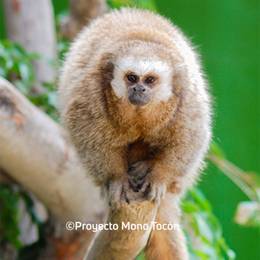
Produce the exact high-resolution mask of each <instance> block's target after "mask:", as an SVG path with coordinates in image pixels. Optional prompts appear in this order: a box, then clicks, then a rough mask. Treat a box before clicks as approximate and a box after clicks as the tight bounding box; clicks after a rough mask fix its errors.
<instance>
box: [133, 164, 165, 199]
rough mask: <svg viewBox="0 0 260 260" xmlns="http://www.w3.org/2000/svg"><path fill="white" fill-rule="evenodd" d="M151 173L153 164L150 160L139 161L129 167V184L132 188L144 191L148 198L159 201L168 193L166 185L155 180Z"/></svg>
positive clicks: (140, 191)
mask: <svg viewBox="0 0 260 260" xmlns="http://www.w3.org/2000/svg"><path fill="white" fill-rule="evenodd" d="M150 175H151V165H150V164H149V162H148V161H138V162H136V163H134V164H132V165H131V166H130V167H129V168H128V176H129V185H130V187H131V188H132V190H133V191H134V192H138V193H142V194H143V196H144V197H145V198H146V199H148V200H151V201H155V202H157V203H159V202H160V201H161V199H162V198H163V197H164V195H165V193H166V185H165V184H163V183H155V182H153V181H152V178H151V176H150Z"/></svg>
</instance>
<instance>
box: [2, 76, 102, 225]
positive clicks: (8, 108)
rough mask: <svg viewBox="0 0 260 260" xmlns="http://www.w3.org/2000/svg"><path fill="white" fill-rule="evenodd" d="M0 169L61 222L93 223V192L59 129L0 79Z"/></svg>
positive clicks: (96, 209)
mask: <svg viewBox="0 0 260 260" xmlns="http://www.w3.org/2000/svg"><path fill="white" fill-rule="evenodd" d="M0 147H1V149H0V165H1V168H3V169H4V170H5V171H6V172H7V173H8V174H9V175H10V176H11V177H12V178H13V179H14V180H16V181H17V182H18V183H20V184H22V185H23V186H24V187H25V188H27V189H28V190H30V191H32V192H33V193H34V194H35V195H36V196H37V197H38V198H39V199H40V200H41V201H42V202H44V204H45V205H46V206H47V208H48V209H50V211H51V212H52V213H53V214H54V215H55V216H56V217H58V219H60V220H62V221H66V220H72V221H73V220H79V221H84V222H93V221H94V222H96V221H97V219H99V220H101V219H102V218H101V217H100V216H102V215H104V208H105V206H104V203H103V202H102V200H101V198H100V196H99V190H98V188H96V187H95V185H94V184H93V183H92V181H91V180H90V179H89V178H88V177H87V174H85V170H84V169H83V168H82V166H81V164H80V162H79V160H78V157H77V154H76V152H75V150H74V148H73V146H72V145H71V144H70V143H69V142H68V140H66V137H65V133H64V132H63V130H62V129H61V128H60V127H59V126H58V125H57V124H56V123H55V122H54V121H53V120H51V119H50V118H49V117H48V116H47V115H45V114H44V113H43V112H41V111H40V110H38V109H37V108H36V107H34V106H33V105H32V104H31V103H30V102H29V101H28V100H26V98H25V97H24V96H23V95H21V94H20V93H19V92H18V91H17V90H16V89H15V88H14V87H13V86H12V85H11V84H10V83H9V82H7V81H6V80H4V79H2V78H0Z"/></svg>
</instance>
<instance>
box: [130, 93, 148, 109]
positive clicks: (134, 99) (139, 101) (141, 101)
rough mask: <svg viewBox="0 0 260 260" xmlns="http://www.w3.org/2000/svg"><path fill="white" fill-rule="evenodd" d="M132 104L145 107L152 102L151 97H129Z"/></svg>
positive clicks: (134, 95) (138, 95)
mask: <svg viewBox="0 0 260 260" xmlns="http://www.w3.org/2000/svg"><path fill="white" fill-rule="evenodd" d="M128 99H129V101H130V103H131V104H133V105H135V106H144V105H146V104H147V103H148V102H149V101H150V97H149V96H147V95H144V94H141V93H136V94H132V95H129V96H128Z"/></svg>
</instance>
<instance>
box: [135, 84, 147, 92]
mask: <svg viewBox="0 0 260 260" xmlns="http://www.w3.org/2000/svg"><path fill="white" fill-rule="evenodd" d="M133 90H134V92H137V93H140V92H145V91H146V89H145V87H144V86H143V85H141V84H137V85H136V86H135V87H133Z"/></svg>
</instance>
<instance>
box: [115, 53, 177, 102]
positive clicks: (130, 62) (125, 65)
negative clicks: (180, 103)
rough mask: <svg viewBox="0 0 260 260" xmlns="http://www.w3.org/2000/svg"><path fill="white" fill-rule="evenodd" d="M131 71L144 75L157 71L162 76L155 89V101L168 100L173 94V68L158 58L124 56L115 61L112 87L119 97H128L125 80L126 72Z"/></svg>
mask: <svg viewBox="0 0 260 260" xmlns="http://www.w3.org/2000/svg"><path fill="white" fill-rule="evenodd" d="M128 71H131V72H133V73H135V74H136V75H138V76H140V77H142V76H144V75H146V74H148V73H155V74H156V75H158V76H159V77H160V84H159V86H157V87H156V88H155V89H154V90H153V91H154V92H156V93H155V95H154V101H157V102H160V101H167V100H168V99H169V98H170V97H171V96H172V81H171V79H172V73H173V71H172V68H171V67H170V65H169V64H168V63H167V62H165V61H162V60H160V59H158V58H144V57H142V58H138V57H134V56H124V57H122V58H120V59H118V60H116V61H115V64H114V73H113V80H112V82H111V85H112V88H113V90H114V92H115V94H116V96H117V97H118V98H123V99H125V98H127V86H126V83H125V81H124V76H125V73H126V72H128Z"/></svg>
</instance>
